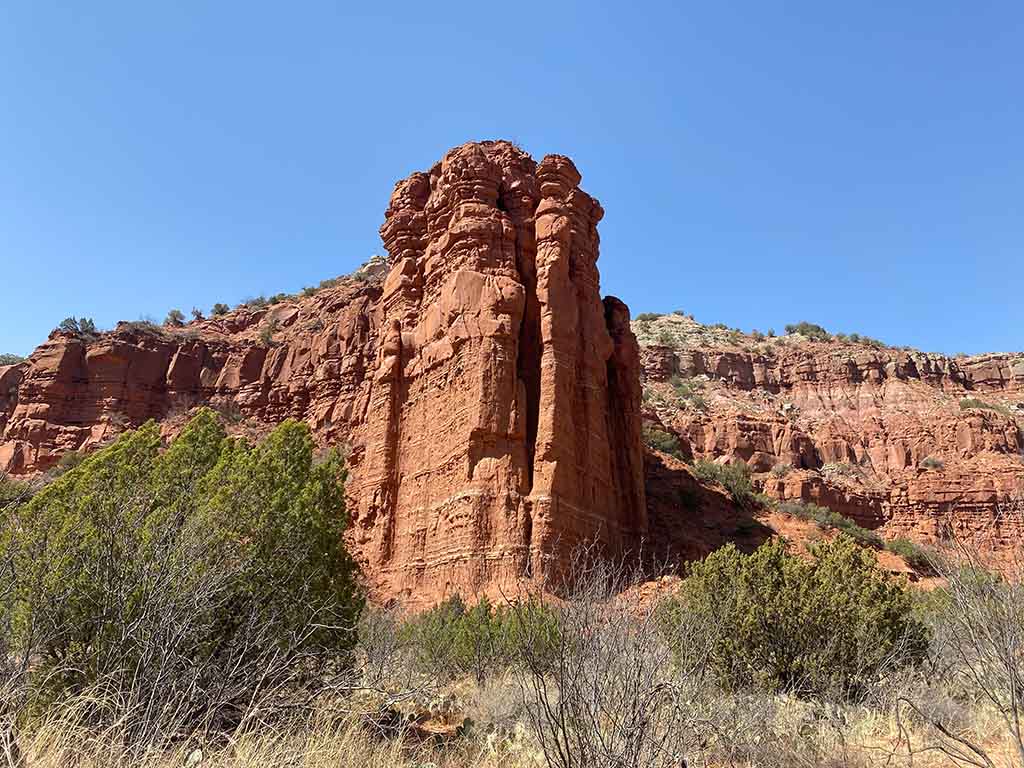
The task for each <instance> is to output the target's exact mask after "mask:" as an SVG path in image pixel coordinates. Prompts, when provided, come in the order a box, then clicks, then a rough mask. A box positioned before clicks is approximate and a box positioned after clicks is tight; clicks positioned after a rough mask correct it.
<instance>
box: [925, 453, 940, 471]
mask: <svg viewBox="0 0 1024 768" xmlns="http://www.w3.org/2000/svg"><path fill="white" fill-rule="evenodd" d="M921 466H922V467H924V468H925V469H942V468H943V466H945V465H944V464H943V463H942V459H937V458H935V457H934V456H927V457H925V458H924V459H923V460H922V461H921Z"/></svg>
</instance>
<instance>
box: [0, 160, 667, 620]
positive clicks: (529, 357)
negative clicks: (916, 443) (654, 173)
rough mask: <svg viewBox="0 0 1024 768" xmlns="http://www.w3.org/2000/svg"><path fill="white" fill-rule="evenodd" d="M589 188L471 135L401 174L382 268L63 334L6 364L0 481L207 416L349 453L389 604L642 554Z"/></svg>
mask: <svg viewBox="0 0 1024 768" xmlns="http://www.w3.org/2000/svg"><path fill="white" fill-rule="evenodd" d="M579 183H580V174H579V172H578V171H577V170H576V168H575V166H574V165H573V164H572V162H571V161H570V160H569V159H568V158H566V157H562V156H558V155H551V156H548V157H545V158H544V159H543V160H542V161H541V162H540V163H539V164H538V163H536V162H534V161H533V160H532V159H531V158H530V157H529V156H528V155H526V154H524V153H523V152H521V151H520V150H518V149H517V148H515V147H514V146H513V145H511V144H509V143H507V142H483V143H472V144H466V145H463V146H461V147H458V148H456V149H453V150H451V151H450V152H448V153H447V154H446V155H445V157H444V158H443V159H442V160H441V162H439V163H438V164H437V165H435V166H434V167H433V168H431V169H430V171H429V172H425V173H414V174H412V175H411V176H409V177H408V178H407V179H405V180H403V181H400V182H399V183H398V184H397V185H396V186H395V190H394V193H393V194H392V197H391V201H390V205H389V207H388V209H387V212H386V214H385V221H384V224H383V226H382V227H381V236H382V238H383V240H384V244H385V247H386V248H387V250H388V253H389V258H388V259H387V260H386V262H385V261H373V262H371V263H370V264H368V265H367V266H366V267H365V268H364V269H363V270H361V271H360V272H358V273H356V274H354V275H353V276H350V277H349V278H345V279H342V280H340V281H339V282H338V284H337V285H335V286H332V287H328V288H325V289H322V290H320V291H318V292H317V293H315V295H312V296H308V297H304V298H302V297H292V298H290V299H287V300H285V301H282V302H280V303H277V304H275V305H273V306H270V307H267V308H260V309H239V310H236V311H234V312H231V313H229V314H227V315H224V316H221V317H215V318H211V319H208V320H201V321H196V322H193V323H190V324H188V325H187V326H186V327H184V328H180V329H177V328H152V327H147V326H146V325H144V324H139V323H122V324H120V325H119V326H118V327H117V329H115V330H114V331H112V332H109V333H104V334H100V335H99V336H98V337H95V338H82V337H79V336H76V335H69V334H63V333H60V332H54V333H53V334H52V335H51V336H50V338H49V340H48V341H47V342H46V343H44V344H43V345H42V346H41V347H39V348H38V349H37V350H36V351H35V353H34V354H33V355H32V356H31V357H30V359H29V360H28V361H27V362H25V363H21V364H18V365H15V366H10V367H6V368H0V470H7V471H10V472H13V473H30V472H38V471H42V470H45V469H47V468H48V467H50V466H51V465H53V464H54V463H55V462H56V461H57V460H58V459H59V457H60V456H61V455H62V454H63V453H65V452H68V451H72V450H78V449H81V448H89V447H92V446H95V445H99V444H102V443H103V442H104V441H106V440H108V439H110V438H111V437H112V436H113V435H114V434H116V433H117V432H118V431H120V430H122V429H123V428H125V427H126V426H129V425H138V424H140V423H142V422H143V421H145V420H146V419H150V418H154V419H159V420H164V421H165V422H167V423H168V425H172V426H173V424H175V423H177V422H178V421H180V420H181V419H182V418H183V417H184V414H186V413H187V412H188V411H189V410H190V409H192V408H194V407H196V406H199V405H211V406H213V407H215V408H218V409H220V410H222V411H223V412H225V413H226V414H229V415H230V416H232V418H234V419H235V420H238V421H239V422H240V423H242V424H244V425H247V426H248V427H249V428H251V429H256V430H257V431H258V429H259V428H260V426H262V425H266V426H269V425H272V424H274V423H276V422H279V421H281V420H283V419H285V418H289V417H292V418H297V419H301V420H304V421H306V422H308V423H309V424H310V425H311V427H312V428H313V430H314V434H315V435H316V437H317V439H318V441H319V442H321V443H322V444H324V445H344V446H346V447H347V449H348V461H349V468H350V474H349V480H348V483H347V486H346V487H347V493H348V496H349V510H350V513H351V515H352V518H353V525H352V527H351V531H350V535H351V542H350V543H351V545H352V546H353V548H354V550H355V552H356V554H357V556H358V557H359V558H360V559H361V561H362V562H363V564H364V567H365V571H366V573H367V575H368V578H369V579H370V582H371V587H372V588H373V591H374V594H375V595H376V596H377V597H378V598H381V599H391V598H394V599H399V600H402V601H406V602H411V603H415V602H429V601H433V600H436V599H438V597H440V596H443V595H445V594H448V593H450V592H453V591H461V592H464V593H472V592H476V591H480V590H486V589H492V588H494V587H495V586H500V585H502V584H505V583H512V582H515V581H516V580H518V579H520V578H523V577H530V576H539V575H551V574H554V573H556V572H557V569H558V566H559V564H560V563H561V562H563V561H564V560H565V558H566V557H567V554H568V553H569V552H570V551H571V549H572V548H573V547H574V545H575V544H576V543H577V542H579V541H581V540H584V539H586V540H592V539H597V540H599V541H601V542H602V543H603V544H604V545H605V547H606V548H607V549H608V550H609V551H612V552H622V551H624V550H626V549H628V548H630V547H633V546H636V545H637V544H638V543H639V541H640V539H641V538H642V537H644V536H645V535H646V533H647V528H648V523H647V513H646V505H645V498H644V476H643V453H642V448H641V442H640V413H641V404H640V394H641V393H640V382H639V371H640V361H639V349H638V346H637V343H636V339H635V337H634V335H633V333H632V331H631V329H630V323H629V312H628V310H627V308H626V307H625V305H623V304H622V303H621V302H619V301H618V300H616V299H614V298H606V299H604V300H602V298H601V295H600V292H599V278H598V270H597V257H598V234H597V224H598V222H599V221H600V219H601V216H602V213H603V211H602V209H601V206H600V205H599V203H598V202H597V201H596V200H595V199H594V198H592V197H591V196H589V195H588V194H586V193H585V192H583V191H582V190H581V189H580V188H579ZM268 339H269V341H270V343H267V341H268Z"/></svg>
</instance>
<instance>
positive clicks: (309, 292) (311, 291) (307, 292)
mask: <svg viewBox="0 0 1024 768" xmlns="http://www.w3.org/2000/svg"><path fill="white" fill-rule="evenodd" d="M302 295H303V296H305V297H306V298H307V299H308V298H309V297H310V296H315V295H316V288H314V287H313V286H312V285H307V286H306V287H305V288H303V289H302Z"/></svg>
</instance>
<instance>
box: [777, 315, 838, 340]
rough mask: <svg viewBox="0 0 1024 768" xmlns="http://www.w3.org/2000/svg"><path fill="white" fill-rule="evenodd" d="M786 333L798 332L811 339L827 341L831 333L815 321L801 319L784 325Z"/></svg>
mask: <svg viewBox="0 0 1024 768" xmlns="http://www.w3.org/2000/svg"><path fill="white" fill-rule="evenodd" d="M786 333H798V334H800V335H801V336H803V337H804V338H807V339H810V340H811V341H828V340H829V339H831V338H832V335H831V334H830V333H829V332H828V331H826V330H825V329H824V328H822V327H821V326H820V325H817V324H815V323H808V322H807V321H806V320H801V321H800V322H799V323H790V324H789V325H787V326H786Z"/></svg>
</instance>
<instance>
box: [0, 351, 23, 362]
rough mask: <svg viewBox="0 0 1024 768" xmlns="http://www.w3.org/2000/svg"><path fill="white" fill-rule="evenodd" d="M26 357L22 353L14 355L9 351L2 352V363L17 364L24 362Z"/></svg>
mask: <svg viewBox="0 0 1024 768" xmlns="http://www.w3.org/2000/svg"><path fill="white" fill-rule="evenodd" d="M24 360H25V358H24V357H22V356H21V355H12V354H8V353H4V354H0V365H17V364H18V363H21V362H24Z"/></svg>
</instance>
